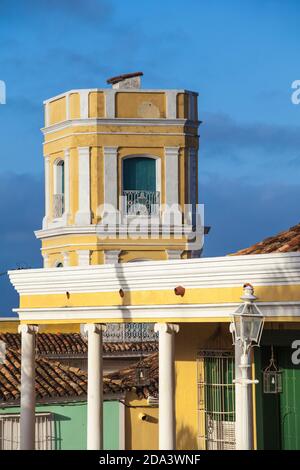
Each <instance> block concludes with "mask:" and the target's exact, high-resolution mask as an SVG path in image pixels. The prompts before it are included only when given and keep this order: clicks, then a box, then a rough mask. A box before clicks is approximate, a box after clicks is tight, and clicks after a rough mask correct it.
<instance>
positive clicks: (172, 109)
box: [166, 90, 177, 119]
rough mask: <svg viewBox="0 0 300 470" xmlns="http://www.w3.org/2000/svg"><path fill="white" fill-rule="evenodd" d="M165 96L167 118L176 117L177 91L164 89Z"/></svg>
mask: <svg viewBox="0 0 300 470" xmlns="http://www.w3.org/2000/svg"><path fill="white" fill-rule="evenodd" d="M166 98H167V112H166V118H167V119H176V118H177V91H174V90H169V91H166Z"/></svg>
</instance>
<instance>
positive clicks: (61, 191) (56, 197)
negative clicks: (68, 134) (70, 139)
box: [53, 160, 65, 219]
mask: <svg viewBox="0 0 300 470" xmlns="http://www.w3.org/2000/svg"><path fill="white" fill-rule="evenodd" d="M64 204H65V164H64V161H63V160H59V161H57V162H56V163H55V164H54V194H53V217H54V218H55V219H56V218H59V217H61V216H62V215H63V213H64V210H65V208H64Z"/></svg>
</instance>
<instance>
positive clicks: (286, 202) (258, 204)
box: [200, 174, 300, 256]
mask: <svg viewBox="0 0 300 470" xmlns="http://www.w3.org/2000/svg"><path fill="white" fill-rule="evenodd" d="M200 188H201V199H200V202H204V204H205V225H210V226H211V232H210V233H209V235H208V236H207V237H206V239H205V247H204V255H205V256H223V255H226V254H229V253H233V252H235V251H237V250H239V249H242V248H246V247H247V246H251V245H252V244H254V243H256V242H259V241H261V240H263V239H264V238H266V237H268V236H271V235H275V234H276V233H278V232H280V231H282V230H285V229H287V228H289V227H290V226H293V225H296V224H297V223H299V222H300V214H299V200H300V186H299V184H294V185H293V184H283V183H264V184H253V183H248V182H247V181H245V180H243V179H242V178H240V179H235V178H228V177H227V178H226V177H224V178H222V177H220V176H218V175H217V174H210V175H209V176H206V177H205V178H202V180H201V181H200Z"/></svg>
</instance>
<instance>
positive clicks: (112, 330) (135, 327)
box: [103, 323, 158, 343]
mask: <svg viewBox="0 0 300 470" xmlns="http://www.w3.org/2000/svg"><path fill="white" fill-rule="evenodd" d="M103 341H104V342H108V343H114V342H116V343H128V342H129V343H138V342H144V341H158V335H157V333H155V331H154V324H153V323H108V324H107V326H106V331H105V332H104V333H103Z"/></svg>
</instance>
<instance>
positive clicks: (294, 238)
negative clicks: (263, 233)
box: [233, 224, 300, 255]
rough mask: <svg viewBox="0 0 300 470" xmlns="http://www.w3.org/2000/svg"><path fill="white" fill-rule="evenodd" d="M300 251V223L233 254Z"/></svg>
mask: <svg viewBox="0 0 300 470" xmlns="http://www.w3.org/2000/svg"><path fill="white" fill-rule="evenodd" d="M293 251H300V224H298V225H295V226H294V227H291V228H290V229H289V230H286V231H285V232H280V233H278V234H277V235H275V236H274V237H268V238H266V239H265V240H263V241H262V242H259V243H256V244H255V245H253V246H250V247H249V248H244V249H243V250H239V251H237V252H236V253H233V255H256V254H264V253H288V252H293Z"/></svg>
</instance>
